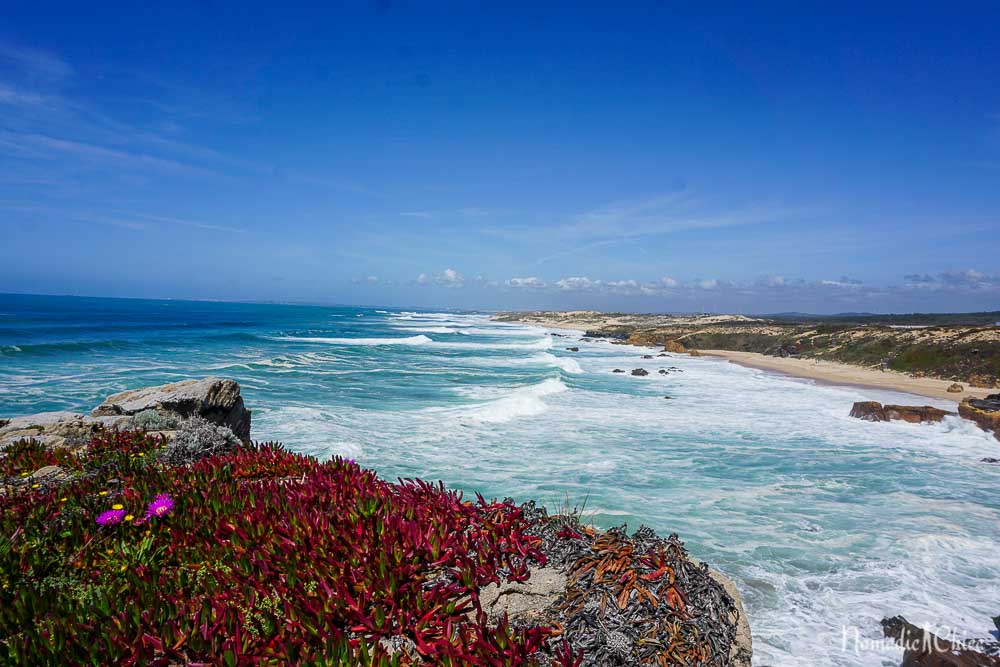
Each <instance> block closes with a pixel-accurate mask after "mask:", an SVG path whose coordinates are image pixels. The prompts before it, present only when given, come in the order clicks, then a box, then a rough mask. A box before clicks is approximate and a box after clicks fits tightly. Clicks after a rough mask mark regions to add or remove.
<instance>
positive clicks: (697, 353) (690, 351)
mask: <svg viewBox="0 0 1000 667" xmlns="http://www.w3.org/2000/svg"><path fill="white" fill-rule="evenodd" d="M688 354H689V355H690V356H692V357H700V356H701V352H699V351H698V350H688Z"/></svg>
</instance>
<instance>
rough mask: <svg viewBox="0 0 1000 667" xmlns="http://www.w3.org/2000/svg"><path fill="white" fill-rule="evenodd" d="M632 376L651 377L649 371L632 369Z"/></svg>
mask: <svg viewBox="0 0 1000 667" xmlns="http://www.w3.org/2000/svg"><path fill="white" fill-rule="evenodd" d="M632 375H635V376H637V377H643V376H645V375H649V371H647V370H646V369H645V368H634V369H632Z"/></svg>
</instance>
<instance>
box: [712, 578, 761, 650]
mask: <svg viewBox="0 0 1000 667" xmlns="http://www.w3.org/2000/svg"><path fill="white" fill-rule="evenodd" d="M708 575H709V576H710V577H712V579H715V580H716V581H717V582H719V583H720V584H722V587H723V588H724V589H726V593H728V594H729V597H731V598H732V599H733V602H734V603H735V605H736V611H737V614H736V616H737V617H736V618H733V615H732V614H730V619H731V620H733V621H735V622H736V641H735V642H734V643H733V646H732V648H730V649H729V661H730V662H729V664H730V665H732V666H733V667H750V661H751V658H752V657H753V637H752V635H751V634H750V621H749V620H748V619H747V615H746V612H745V611H744V610H743V598H742V597H740V591H739V589H738V588H736V584H735V583H734V582H733V580H732V579H730V578H729V577H727V576H726V575H724V574H722V573H721V572H719V571H718V570H713V569H711V568H709V570H708Z"/></svg>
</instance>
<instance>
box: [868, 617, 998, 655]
mask: <svg viewBox="0 0 1000 667" xmlns="http://www.w3.org/2000/svg"><path fill="white" fill-rule="evenodd" d="M882 631H883V632H884V633H885V636H886V637H888V638H890V639H895V640H896V641H897V642H898V643H899V645H900V646H902V647H903V663H902V665H901V667H1000V657H997V656H991V655H988V654H986V653H984V652H982V651H980V650H978V648H979V647H978V646H972V645H965V644H959V643H957V642H951V641H948V640H947V639H942V638H940V637H938V636H936V635H934V634H932V633H930V632H928V631H927V630H924V629H922V628H918V627H917V626H915V625H913V624H912V623H909V622H908V621H907V620H906V619H905V618H903V617H902V616H894V617H892V618H884V619H882Z"/></svg>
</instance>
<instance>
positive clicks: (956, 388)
mask: <svg viewBox="0 0 1000 667" xmlns="http://www.w3.org/2000/svg"><path fill="white" fill-rule="evenodd" d="M963 391H965V387H963V386H962V385H960V384H959V383H957V382H953V383H951V384H950V385H948V393H949V394H961V393H962V392H963Z"/></svg>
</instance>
